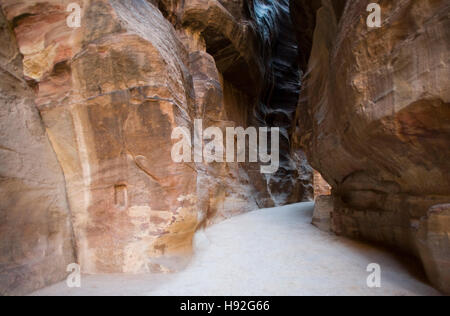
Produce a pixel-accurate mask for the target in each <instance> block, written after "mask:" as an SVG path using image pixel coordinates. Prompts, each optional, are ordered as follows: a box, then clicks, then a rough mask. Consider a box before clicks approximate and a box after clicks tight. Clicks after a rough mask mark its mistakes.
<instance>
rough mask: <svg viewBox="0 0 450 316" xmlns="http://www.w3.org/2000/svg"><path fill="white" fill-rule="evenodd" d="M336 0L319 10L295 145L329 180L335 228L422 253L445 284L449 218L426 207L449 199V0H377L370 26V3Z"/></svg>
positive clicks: (437, 281)
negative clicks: (378, 18)
mask: <svg viewBox="0 0 450 316" xmlns="http://www.w3.org/2000/svg"><path fill="white" fill-rule="evenodd" d="M292 2H293V3H297V4H299V3H301V1H295V0H293V1H292ZM338 2H339V1H328V0H325V1H322V7H321V8H320V9H319V10H318V11H317V16H316V23H317V24H316V27H315V32H314V35H313V44H312V51H311V58H310V60H309V64H308V68H307V71H306V72H307V78H306V80H307V81H306V84H305V89H304V91H303V95H302V97H301V102H300V104H299V108H298V128H297V130H296V133H294V143H295V144H296V145H295V146H296V147H301V148H304V149H305V150H306V152H307V155H308V158H309V160H310V162H311V164H312V166H313V167H314V168H315V169H317V170H318V171H319V172H320V173H321V174H322V175H323V176H324V178H325V179H326V180H327V182H328V183H330V184H331V185H332V187H333V192H334V194H335V198H334V200H335V205H334V214H333V221H334V222H335V223H334V224H335V229H336V231H337V232H338V233H340V234H344V235H349V236H352V237H356V238H365V239H370V240H374V241H378V242H383V243H387V244H390V245H393V246H396V247H398V248H400V249H402V250H404V251H409V252H411V253H414V254H416V255H417V256H420V257H421V258H422V261H423V263H424V265H425V268H426V270H427V271H428V272H429V277H430V279H431V280H432V281H433V282H434V284H435V285H437V286H438V287H439V288H440V289H442V290H445V291H447V292H448V291H449V290H448V286H449V283H448V274H449V272H450V269H448V251H449V248H448V233H449V231H450V226H449V225H448V221H447V220H446V219H445V218H446V217H445V216H444V215H442V216H429V215H428V210H429V209H430V208H431V207H432V206H434V205H439V204H445V203H448V202H449V201H450V177H449V174H450V161H449V159H448V158H449V154H450V151H449V148H450V88H449V87H450V84H449V80H448V78H450V50H449V43H450V19H449V14H450V3H449V2H448V1H445V0H437V1H428V0H424V1H407V0H405V1H389V0H384V1H377V3H379V4H380V5H381V8H382V27H381V28H373V29H372V28H368V26H367V24H366V18H367V16H368V14H369V13H368V12H366V8H367V5H368V4H369V3H370V2H371V1H348V2H347V6H346V7H345V10H343V11H341V10H340V9H339V8H341V6H337V5H336V4H339V3H338ZM299 15H300V14H297V16H299ZM298 33H299V38H304V37H305V35H304V34H303V30H299V32H298ZM303 53H305V52H303ZM426 216H428V217H426ZM423 221H425V222H427V221H430V222H429V223H428V224H427V223H423ZM419 222H420V223H421V224H420V226H421V227H422V226H425V227H430V229H431V231H434V230H436V233H431V235H432V236H433V237H430V238H431V240H434V239H433V238H436V240H435V241H434V242H428V241H423V240H422V239H423V238H425V237H423V235H422V237H419V234H418V233H417V229H416V228H417V227H418V225H419ZM438 223H439V224H438ZM438 236H441V237H438ZM444 258H446V259H444ZM444 280H447V281H444Z"/></svg>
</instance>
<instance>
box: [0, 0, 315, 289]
mask: <svg viewBox="0 0 450 316" xmlns="http://www.w3.org/2000/svg"><path fill="white" fill-rule="evenodd" d="M72 2H73V1H72V0H46V1H38V0H33V1H30V0H20V1H17V0H1V1H0V4H1V8H2V9H3V11H4V13H5V16H6V20H7V21H8V23H7V25H8V27H11V29H12V30H13V31H14V34H15V38H13V37H11V38H9V39H8V41H7V42H8V43H12V44H13V45H16V43H17V46H18V48H19V51H20V54H21V55H22V57H23V61H22V59H20V60H19V59H18V65H20V66H21V67H22V65H23V69H22V68H20V69H19V68H18V70H17V78H19V79H17V80H19V81H23V80H24V79H26V80H27V81H28V83H29V85H30V86H32V87H33V91H31V90H30V89H29V88H27V87H25V88H26V92H25V91H23V92H21V93H20V95H21V96H22V97H23V96H24V95H26V96H29V105H30V107H31V106H32V107H31V109H33V111H34V113H35V114H34V115H37V118H39V119H40V120H39V121H38V122H39V123H40V124H43V126H44V128H45V130H46V132H47V135H48V139H49V140H50V143H51V145H52V147H53V150H54V152H55V153H56V156H57V159H58V161H59V164H60V168H61V169H62V171H63V173H64V179H65V185H66V186H65V188H66V190H67V200H68V204H69V206H70V211H71V214H72V225H73V233H74V240H72V237H71V235H70V236H65V235H64V236H62V235H63V234H65V233H64V232H65V230H64V229H65V228H64V229H63V228H61V225H62V224H60V223H65V224H67V225H68V223H69V222H64V220H67V217H63V216H62V215H60V217H58V219H59V220H60V222H58V223H59V224H58V225H60V226H58V227H56V228H55V234H56V235H57V236H58V238H59V237H61V238H60V239H57V240H56V241H55V243H56V245H57V246H59V247H60V249H63V250H66V248H69V251H68V252H67V251H62V250H61V253H63V254H67V253H70V254H71V255H72V254H73V249H75V253H76V256H77V260H78V262H79V263H80V264H81V268H82V271H83V272H85V273H117V272H118V273H121V272H125V273H141V272H167V271H173V270H177V269H180V268H182V267H183V266H184V265H185V264H186V263H187V261H188V260H189V256H190V255H191V252H192V237H193V234H194V232H195V231H196V229H198V227H200V226H202V225H209V224H212V223H215V222H217V221H219V220H222V219H223V218H227V217H230V216H233V215H236V214H240V213H242V212H246V211H250V210H253V209H257V208H260V207H267V206H273V205H275V204H280V203H286V202H294V201H295V202H297V201H301V200H303V199H308V198H309V196H310V195H311V193H310V190H311V183H310V182H311V181H310V179H311V175H310V174H311V169H310V167H309V166H308V165H307V163H306V159H305V156H304V154H303V153H302V152H301V151H299V150H296V151H295V152H292V153H291V148H290V144H289V137H288V133H287V129H288V127H289V124H288V123H289V122H290V119H291V117H292V116H293V113H294V112H295V104H296V102H297V98H298V92H299V91H298V90H299V84H300V82H299V71H298V67H294V66H296V63H295V55H296V51H297V48H296V46H295V45H294V38H293V32H291V33H290V34H288V35H282V33H284V32H285V30H287V29H289V30H290V31H292V25H291V24H290V23H289V22H288V21H287V20H286V19H288V18H289V11H288V7H287V2H286V1H283V3H282V6H281V7H279V5H278V4H275V3H273V2H270V7H269V9H268V10H269V12H268V13H270V12H271V10H275V9H274V8H275V7H276V9H277V10H281V11H275V13H270V14H272V19H273V21H274V24H270V25H266V26H265V30H266V31H268V32H270V33H271V34H272V35H271V36H270V37H265V34H264V32H265V31H263V29H262V28H261V27H262V24H261V23H260V22H258V21H257V20H256V15H255V11H254V10H257V9H258V8H259V6H258V5H257V4H255V5H254V6H252V5H248V3H247V2H245V1H206V0H205V1H204V0H196V1H171V0H161V1H156V0H153V1H145V0H133V1H125V0H83V1H80V2H78V3H79V4H80V6H81V8H82V19H81V27H80V28H70V27H68V25H67V23H66V18H67V16H68V15H69V13H68V12H66V8H67V6H68V4H69V3H72ZM259 5H261V4H259ZM5 25H6V24H5ZM272 28H279V29H277V30H275V29H272ZM279 36H287V38H286V41H287V42H286V43H284V37H283V41H279V40H278V37H279ZM293 56H294V58H292V57H293ZM5 64H6V63H5ZM291 68H292V69H291ZM25 88H24V89H25ZM269 90H271V91H272V92H273V93H272V96H268V95H267V94H268V91H269ZM285 93H286V97H287V100H285V99H284V96H283V95H284V94H285ZM27 102H28V101H27ZM33 102H34V103H33ZM36 109H37V111H38V112H36ZM264 113H266V115H264V117H263V116H262V114H264ZM39 115H40V117H39ZM19 118H20V117H18V119H19ZM196 118H201V119H203V124H204V128H206V127H209V126H218V127H220V128H222V129H223V130H225V128H226V127H234V126H243V127H247V126H250V125H255V124H257V126H280V127H281V128H282V131H283V142H284V143H283V146H282V157H283V161H282V166H281V167H282V168H281V175H282V176H280V175H277V176H276V177H272V178H267V177H266V176H263V175H262V174H261V172H260V165H259V164H238V163H221V164H218V163H211V164H207V163H200V162H199V163H185V164H177V163H174V162H172V159H171V149H172V145H173V144H174V143H175V142H176V141H177V140H172V139H171V133H172V130H173V129H174V128H175V127H186V128H187V129H189V130H190V131H193V125H194V120H195V119H196ZM21 124H24V123H23V122H21ZM5 126H8V125H7V124H5ZM42 133H44V132H43V131H42ZM43 135H44V134H43ZM44 136H45V135H44ZM44 136H43V140H42V141H48V140H46V138H45V137H44ZM206 143H207V142H205V144H206ZM47 144H48V143H47ZM36 156H41V154H40V153H36ZM44 157H47V156H45V155H44V154H42V159H44ZM49 159H50V158H49ZM37 161H39V160H37ZM56 167H58V166H57V165H56V166H55V168H56ZM40 168H42V169H43V170H44V173H45V170H47V169H46V168H47V167H46V164H45V161H44V163H41V166H40ZM52 168H53V166H52ZM37 170H41V169H37ZM55 170H58V171H59V172H61V170H60V169H55ZM60 175H61V174H60ZM55 177H56V176H55ZM61 179H62V178H61ZM61 179H60V180H61ZM55 181H56V180H55ZM58 188H59V189H61V190H62V189H64V187H58ZM63 191H64V190H63ZM63 191H62V192H63ZM11 201H12V200H11ZM55 203H56V202H55ZM30 204H31V201H30ZM21 211H23V210H22V209H21ZM66 211H67V210H66ZM4 214H5V215H4V216H8V217H9V216H10V215H9V211H5V212H4ZM49 222H50V221H49ZM1 224H2V225H4V224H5V225H8V227H9V228H8V229H9V230H8V231H10V230H11V229H17V226H16V225H15V223H12V222H8V221H7V220H6V219H5V220H2V222H1ZM69 226H70V225H69ZM28 228H29V225H25V227H24V229H28ZM6 232H7V231H6ZM8 234H9V233H8ZM8 234H7V235H8ZM56 235H55V236H56ZM8 238H9V237H8ZM55 238H56V237H55ZM45 241H46V239H45V238H42V242H45ZM72 241H74V248H71V247H72V246H70V247H66V245H67V244H70V245H72V244H71V242H72ZM20 243H21V242H19V244H20ZM2 246H3V242H2ZM33 249H34V250H36V249H39V248H36V249H35V248H33ZM6 253H8V251H6ZM34 258H35V257H33V256H32V257H31V258H29V259H28V261H32V260H34ZM5 262H10V260H9V259H5ZM64 263H65V262H64ZM50 266H51V269H54V270H58V271H60V270H61V269H62V268H65V266H64V265H63V264H62V262H60V261H57V260H55V261H54V264H53V265H50ZM29 274H30V275H32V276H33V275H34V274H33V273H32V272H31V273H29ZM27 275H28V274H27ZM53 277H54V278H58V277H60V275H59V274H57V273H55V274H54V275H52V278H53ZM51 281H52V280H47V281H46V283H45V284H47V283H50V282H51ZM45 284H39V285H36V287H39V286H42V285H45ZM6 287H8V286H6Z"/></svg>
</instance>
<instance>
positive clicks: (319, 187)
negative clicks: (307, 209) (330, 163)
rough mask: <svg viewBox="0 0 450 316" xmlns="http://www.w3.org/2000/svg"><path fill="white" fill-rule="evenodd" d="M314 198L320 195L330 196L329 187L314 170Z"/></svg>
mask: <svg viewBox="0 0 450 316" xmlns="http://www.w3.org/2000/svg"><path fill="white" fill-rule="evenodd" d="M313 182H314V198H317V197H320V196H322V195H331V186H330V185H329V184H328V183H327V182H326V181H325V179H324V178H323V177H322V175H321V174H320V173H319V172H318V171H316V170H314V181H313Z"/></svg>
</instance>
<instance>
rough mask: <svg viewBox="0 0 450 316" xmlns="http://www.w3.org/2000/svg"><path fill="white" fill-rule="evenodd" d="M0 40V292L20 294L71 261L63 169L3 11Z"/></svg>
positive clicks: (59, 275) (58, 276) (50, 279)
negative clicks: (26, 77) (46, 131)
mask: <svg viewBox="0 0 450 316" xmlns="http://www.w3.org/2000/svg"><path fill="white" fill-rule="evenodd" d="M0 41H1V43H2V45H1V47H0V295H19V294H23V293H27V292H29V291H32V290H35V289H38V288H41V287H43V286H46V285H49V284H51V283H54V282H57V281H60V280H62V279H63V278H64V276H65V275H66V268H67V265H68V264H70V263H73V262H76V259H75V254H74V247H73V246H74V239H73V230H72V225H71V221H70V211H69V207H68V203H67V199H66V191H65V184H64V177H63V173H62V170H61V167H60V166H59V164H58V161H57V159H56V155H55V153H54V151H53V149H52V147H51V145H50V142H49V141H48V138H47V135H46V133H45V129H44V127H43V125H42V121H41V119H40V117H39V113H38V111H37V109H36V107H35V104H34V102H33V92H32V90H31V88H30V87H29V86H28V85H27V83H26V82H25V80H24V79H23V73H22V58H21V56H20V54H19V52H18V49H17V46H16V45H15V38H14V35H13V32H12V30H11V28H10V26H9V24H8V23H7V22H6V20H5V17H4V15H3V13H2V12H0Z"/></svg>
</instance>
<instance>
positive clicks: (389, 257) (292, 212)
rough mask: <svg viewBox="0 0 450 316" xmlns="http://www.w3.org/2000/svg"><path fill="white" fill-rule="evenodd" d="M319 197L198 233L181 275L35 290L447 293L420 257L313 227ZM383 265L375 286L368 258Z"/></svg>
mask: <svg viewBox="0 0 450 316" xmlns="http://www.w3.org/2000/svg"><path fill="white" fill-rule="evenodd" d="M312 211H313V203H300V204H294V205H290V206H285V207H280V208H278V209H263V210H258V211H253V212H250V213H247V214H245V215H240V216H237V217H234V218H232V219H229V220H227V221H224V222H222V223H220V224H217V225H215V226H213V227H210V228H208V229H206V230H204V231H199V232H198V233H197V234H196V236H195V241H194V243H195V252H196V254H195V255H194V258H193V259H192V261H191V262H190V264H189V266H188V267H187V268H186V269H185V270H183V271H181V272H178V273H171V274H163V275H161V274H158V275H93V276H87V275H85V276H82V279H81V287H80V288H69V287H68V286H67V284H66V282H61V283H59V284H56V285H53V286H50V287H48V288H45V289H42V290H40V291H37V292H35V293H33V295H43V296H45V295H52V296H53V295H63V296H64V295H67V296H71V295H74V296H79V295H94V296H96V295H114V296H116V295H118V296H121V295H139V296H141V295H164V296H166V295H170V296H172V295H176V296H280V295H281V296H298V295H302V296H303V295H320V296H323V295H325V296H329V295H333V296H335V295H350V296H356V295H357V296H360V295H367V296H370V295H376V296H382V295H386V296H388V295H395V296H403V295H407V296H414V295H440V294H439V292H437V291H436V290H434V289H433V288H432V287H431V286H430V285H428V283H427V282H426V281H425V280H426V278H425V276H424V273H423V271H422V270H421V268H420V266H419V265H418V264H417V263H415V261H414V260H408V259H405V258H403V259H401V258H402V257H401V256H399V255H396V254H395V253H394V252H391V251H389V250H386V249H382V248H377V247H374V246H371V245H368V244H365V243H361V242H356V241H351V240H349V239H346V238H343V237H337V236H334V235H332V234H329V233H325V232H322V231H320V230H318V229H317V228H316V227H314V226H312V225H311V217H312ZM372 263H376V264H379V265H380V267H381V284H380V287H374V288H370V287H368V285H367V279H368V278H369V277H370V274H371V273H370V272H367V267H368V265H369V264H372Z"/></svg>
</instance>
